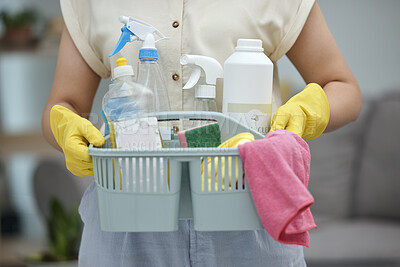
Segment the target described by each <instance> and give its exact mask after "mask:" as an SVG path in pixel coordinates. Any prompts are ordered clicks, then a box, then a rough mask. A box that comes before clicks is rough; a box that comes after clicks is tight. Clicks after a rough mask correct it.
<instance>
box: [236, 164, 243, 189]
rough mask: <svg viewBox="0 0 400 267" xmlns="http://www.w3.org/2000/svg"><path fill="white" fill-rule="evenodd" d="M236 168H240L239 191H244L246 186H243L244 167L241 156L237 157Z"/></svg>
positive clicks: (238, 175) (238, 176) (238, 177)
mask: <svg viewBox="0 0 400 267" xmlns="http://www.w3.org/2000/svg"><path fill="white" fill-rule="evenodd" d="M235 164H236V169H237V170H238V174H237V184H238V186H237V190H238V191H243V189H244V186H243V168H242V161H241V160H240V158H239V157H237V158H236V163H235Z"/></svg>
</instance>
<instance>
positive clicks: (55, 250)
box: [28, 198, 82, 267]
mask: <svg viewBox="0 0 400 267" xmlns="http://www.w3.org/2000/svg"><path fill="white" fill-rule="evenodd" d="M47 226H48V227H47V231H48V243H49V251H48V252H46V253H42V254H40V255H35V256H30V257H29V258H28V262H29V263H28V266H32V267H33V266H34V267H41V266H43V267H44V266H46V267H49V266H58V267H61V266H63V267H67V266H68V267H70V266H71V267H72V266H78V263H77V258H78V257H77V255H78V253H77V251H78V245H79V241H80V236H81V229H82V223H81V219H80V216H79V213H78V207H77V206H76V207H74V208H73V209H72V210H71V211H66V210H65V208H64V207H63V206H62V205H61V203H60V202H59V201H58V200H57V199H55V198H53V199H52V200H51V203H50V217H49V219H48V222H47Z"/></svg>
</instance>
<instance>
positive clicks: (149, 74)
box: [110, 16, 170, 112]
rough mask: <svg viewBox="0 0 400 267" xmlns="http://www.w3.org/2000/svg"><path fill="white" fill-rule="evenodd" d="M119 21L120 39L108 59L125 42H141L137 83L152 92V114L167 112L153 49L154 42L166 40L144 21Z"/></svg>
mask: <svg viewBox="0 0 400 267" xmlns="http://www.w3.org/2000/svg"><path fill="white" fill-rule="evenodd" d="M119 20H120V22H121V23H123V24H124V25H125V26H124V27H122V28H121V31H122V34H121V37H120V39H119V41H118V43H117V45H116V46H115V48H114V50H113V51H112V52H111V54H110V57H111V56H113V55H115V54H116V53H118V52H119V51H120V50H121V49H122V48H123V47H124V46H125V44H126V43H127V42H132V41H142V48H141V49H140V51H139V60H140V63H139V66H138V78H137V82H138V83H140V84H142V85H144V86H145V87H147V88H148V89H150V90H151V91H153V93H154V97H155V101H154V107H153V111H154V112H162V111H169V110H170V105H169V99H168V92H167V87H166V85H165V82H164V79H163V76H162V74H161V71H160V68H159V66H158V62H157V61H158V51H157V48H156V47H155V44H156V42H158V41H160V40H163V39H167V38H166V37H165V36H164V35H163V34H162V33H161V32H160V31H159V30H157V29H156V28H154V27H153V26H151V25H150V24H148V23H146V22H144V21H141V20H138V19H135V18H132V17H126V16H120V17H119ZM155 35H157V36H158V37H159V39H158V40H156V39H155Z"/></svg>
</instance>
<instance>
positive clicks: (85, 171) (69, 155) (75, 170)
mask: <svg viewBox="0 0 400 267" xmlns="http://www.w3.org/2000/svg"><path fill="white" fill-rule="evenodd" d="M50 124H51V131H52V132H53V135H54V138H55V139H56V141H57V143H58V145H59V146H60V147H61V149H62V150H63V152H64V155H65V162H66V165H67V169H68V170H69V171H70V172H71V173H72V174H74V175H77V176H87V175H93V163H92V157H91V156H90V155H89V154H88V153H87V151H88V145H89V143H91V144H93V145H95V146H102V145H103V144H104V137H103V135H102V134H101V133H100V131H99V130H98V129H97V128H96V127H94V126H93V124H92V123H91V122H90V121H88V120H87V119H84V118H82V117H80V116H79V115H77V114H75V113H74V112H72V111H71V110H69V109H67V108H66V107H63V106H60V105H55V106H53V107H52V109H51V111H50Z"/></svg>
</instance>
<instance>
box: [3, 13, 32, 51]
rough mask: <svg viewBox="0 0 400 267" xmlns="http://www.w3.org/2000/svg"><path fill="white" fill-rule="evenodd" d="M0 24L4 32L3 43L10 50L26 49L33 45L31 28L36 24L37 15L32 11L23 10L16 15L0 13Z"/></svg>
mask: <svg viewBox="0 0 400 267" xmlns="http://www.w3.org/2000/svg"><path fill="white" fill-rule="evenodd" d="M0 19H1V22H2V23H3V25H4V28H5V32H4V35H3V38H2V39H3V43H4V45H6V46H7V47H10V48H27V47H30V46H33V45H34V44H35V41H36V40H35V38H34V36H33V26H34V24H35V23H36V22H37V19H38V15H37V13H36V11H34V10H33V9H25V10H22V11H19V12H16V13H11V12H8V11H2V12H1V13H0Z"/></svg>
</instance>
